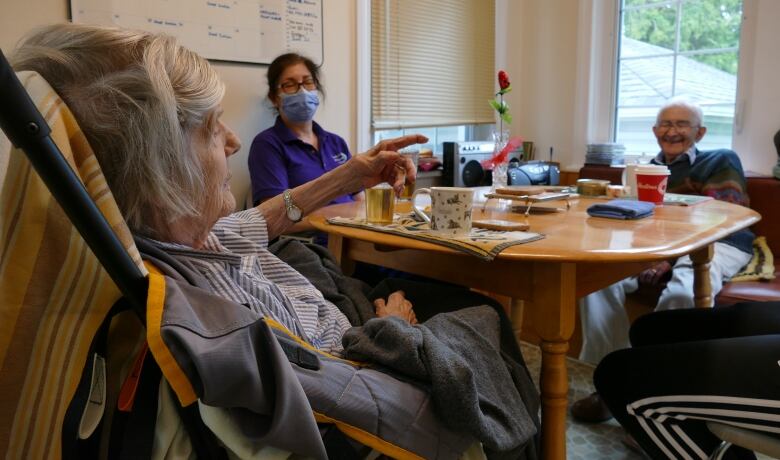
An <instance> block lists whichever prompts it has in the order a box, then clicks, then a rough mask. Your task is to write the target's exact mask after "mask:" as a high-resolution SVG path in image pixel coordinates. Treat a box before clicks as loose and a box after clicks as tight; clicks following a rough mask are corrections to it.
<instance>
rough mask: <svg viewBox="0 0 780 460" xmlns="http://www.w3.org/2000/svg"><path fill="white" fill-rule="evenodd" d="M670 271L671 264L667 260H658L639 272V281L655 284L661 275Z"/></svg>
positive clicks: (660, 278)
mask: <svg viewBox="0 0 780 460" xmlns="http://www.w3.org/2000/svg"><path fill="white" fill-rule="evenodd" d="M670 271H672V264H670V263H669V262H667V261H665V260H664V261H663V262H660V263H658V264H656V265H655V266H653V268H648V269H647V270H645V271H643V272H642V273H640V274H639V282H640V283H642V284H646V285H650V286H657V285H658V283H660V282H661V280H662V279H663V277H664V276H665V275H666V274H667V273H669V272H670Z"/></svg>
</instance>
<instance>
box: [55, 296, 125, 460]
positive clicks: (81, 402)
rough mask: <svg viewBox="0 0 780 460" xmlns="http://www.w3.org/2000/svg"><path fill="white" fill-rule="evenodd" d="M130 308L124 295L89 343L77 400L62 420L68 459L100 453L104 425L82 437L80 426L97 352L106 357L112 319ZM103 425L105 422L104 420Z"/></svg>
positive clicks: (75, 397)
mask: <svg viewBox="0 0 780 460" xmlns="http://www.w3.org/2000/svg"><path fill="white" fill-rule="evenodd" d="M129 308H130V304H129V303H128V302H127V301H126V300H125V299H124V297H123V298H121V299H119V300H118V301H117V302H116V303H115V304H114V305H113V306H112V307H111V310H109V312H108V314H106V317H105V318H104V319H103V322H102V323H101V324H100V327H99V328H98V330H97V333H96V334H95V336H94V337H93V338H92V343H91V344H90V345H89V353H88V354H87V361H86V362H85V363H84V369H83V370H82V372H81V379H80V380H79V384H78V386H77V387H76V393H75V394H74V395H73V399H72V400H71V401H70V404H69V405H68V408H67V410H66V411H65V417H64V419H63V421H62V458H63V459H65V460H67V459H71V458H72V459H81V458H95V457H96V456H97V453H98V452H97V449H98V442H97V440H98V439H99V438H100V436H99V434H98V433H100V431H101V430H100V428H101V427H100V426H98V428H97V429H95V431H94V433H93V435H92V436H90V438H89V439H86V440H84V439H79V425H81V417H82V415H83V414H84V410H85V409H86V407H87V404H88V402H89V396H90V390H91V387H92V366H93V363H94V361H95V360H94V357H95V355H99V356H102V357H105V356H106V342H107V340H108V329H109V326H110V325H111V320H113V319H114V316H116V315H117V314H118V313H121V312H123V311H125V310H127V309H129ZM101 424H102V422H101Z"/></svg>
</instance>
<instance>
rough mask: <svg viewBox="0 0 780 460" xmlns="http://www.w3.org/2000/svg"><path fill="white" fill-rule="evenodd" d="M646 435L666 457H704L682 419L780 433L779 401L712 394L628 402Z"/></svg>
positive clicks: (706, 456) (662, 397) (629, 411)
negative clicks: (687, 431) (687, 432)
mask: <svg viewBox="0 0 780 460" xmlns="http://www.w3.org/2000/svg"><path fill="white" fill-rule="evenodd" d="M627 412H628V414H629V415H632V416H634V417H636V419H637V421H638V422H639V425H640V426H641V427H642V429H643V430H644V431H645V432H646V433H647V435H648V436H649V437H650V439H651V440H652V441H653V442H654V443H655V444H656V445H657V446H658V448H659V449H660V450H661V451H662V452H663V453H664V454H665V455H666V457H667V458H670V459H707V458H708V457H709V456H708V454H707V453H705V452H704V450H703V449H702V446H699V445H697V444H696V442H694V441H693V439H691V436H689V435H688V434H686V432H685V429H684V428H685V424H684V423H685V421H686V420H706V421H715V422H719V423H722V424H725V425H732V426H735V427H739V428H745V429H750V430H756V431H764V432H767V433H773V434H775V435H777V434H780V401H776V400H769V399H754V398H742V397H732V396H716V395H671V396H655V397H650V398H645V399H641V400H638V401H635V402H633V403H631V404H629V405H628V407H627Z"/></svg>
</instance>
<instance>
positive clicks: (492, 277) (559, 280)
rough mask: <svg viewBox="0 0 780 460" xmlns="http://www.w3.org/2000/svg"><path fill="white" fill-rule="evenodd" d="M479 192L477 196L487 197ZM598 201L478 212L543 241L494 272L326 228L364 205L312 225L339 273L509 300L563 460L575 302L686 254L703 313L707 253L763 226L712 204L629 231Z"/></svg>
mask: <svg viewBox="0 0 780 460" xmlns="http://www.w3.org/2000/svg"><path fill="white" fill-rule="evenodd" d="M478 191H479V193H478V195H480V196H481V195H482V194H484V193H485V191H486V190H485V189H484V188H483V189H478ZM479 200H480V199H479V198H476V199H475V201H477V202H478V201H479ZM482 200H484V198H482ZM599 201H601V202H603V200H596V199H592V198H580V199H577V200H573V201H572V202H571V204H572V207H571V209H570V210H568V211H562V212H556V213H550V214H535V215H531V216H529V217H528V218H524V217H523V216H522V215H521V214H517V213H511V212H507V211H508V206H507V204H508V202H506V201H503V202H500V203H499V202H497V201H495V200H491V201H490V203H489V204H488V208H487V210H486V211H485V212H484V213H483V212H482V211H480V209H481V207H482V206H481V205H475V210H474V213H473V216H474V219H482V218H494V219H495V218H500V219H506V220H519V221H525V220H526V219H527V222H528V223H529V224H530V226H531V228H530V231H534V232H539V233H542V234H544V235H545V236H546V238H544V239H542V240H538V241H534V242H531V243H526V244H521V245H518V246H513V247H510V248H507V249H505V250H504V251H503V252H502V253H501V254H500V255H499V256H498V257H497V258H496V259H494V260H493V261H491V262H486V261H481V260H479V259H477V258H475V257H472V256H468V255H464V254H461V253H458V252H455V251H453V250H451V249H448V248H445V247H441V246H438V245H433V244H429V243H425V242H422V241H417V240H413V239H409V238H403V237H399V236H394V235H388V234H383V233H379V232H374V231H370V230H362V229H356V228H350V227H343V226H334V225H328V224H327V222H326V221H325V219H326V218H328V217H334V216H345V217H347V216H355V215H361V214H362V215H365V214H364V210H363V207H364V206H363V203H361V202H358V203H348V204H341V205H334V206H329V207H326V208H323V209H321V210H319V211H318V212H316V213H313V214H312V215H311V217H310V220H311V222H312V224H313V225H314V226H315V227H316V228H318V229H320V230H322V231H325V232H327V233H328V234H329V248H330V250H331V252H332V253H333V254H334V255H335V257H336V258H337V259H338V260H339V261H340V263H341V264H342V267H343V268H345V270H349V269H350V265H351V263H352V262H354V261H362V262H368V263H372V264H377V265H382V266H385V267H389V268H393V269H397V270H403V271H406V272H410V273H416V274H419V275H424V276H428V277H431V278H435V279H440V280H444V281H448V282H452V283H457V284H461V285H464V286H469V287H471V288H476V289H481V290H486V291H490V292H495V293H497V294H503V295H507V296H510V297H512V298H513V304H512V305H513V308H512V310H513V311H512V312H511V316H512V318H513V321H515V320H517V319H518V318H519V317H520V316H521V315H523V313H524V314H525V315H528V317H529V318H530V319H531V320H532V321H533V324H534V325H535V327H536V329H537V332H538V333H539V334H540V336H541V339H542V343H541V350H542V369H541V376H540V382H541V384H540V386H541V396H542V453H543V457H544V458H546V459H565V458H566V433H565V431H566V411H567V410H566V409H567V392H568V379H567V371H566V361H565V357H566V351H567V350H568V348H569V339H570V338H571V335H572V332H573V330H574V324H575V315H574V313H575V308H576V300H577V299H578V298H580V297H582V296H584V295H586V294H589V293H591V292H594V291H596V290H598V289H601V288H604V287H606V286H608V285H610V284H612V283H614V282H616V281H619V280H621V279H623V278H625V277H627V276H630V275H634V274H637V273H639V272H640V271H641V270H643V269H645V268H647V267H649V266H651V265H653V263H654V262H656V261H659V260H663V259H669V258H674V257H679V256H683V255H686V254H690V255H691V258H692V259H693V261H694V271H695V281H694V289H695V301H696V305H697V306H709V305H710V301H711V298H712V297H711V295H712V293H711V286H710V280H709V276H706V275H707V273H708V271H709V264H710V261H711V259H712V250H713V249H712V243H714V242H715V241H717V240H719V239H721V238H723V237H725V236H726V235H729V234H731V233H733V232H735V231H737V230H740V229H743V228H746V227H748V226H750V225H752V224H753V223H755V222H757V221H758V220H759V219H760V218H761V217H760V215H759V214H758V213H756V212H755V211H753V210H751V209H748V208H745V207H742V206H737V205H733V204H730V203H724V202H721V201H715V200H713V201H708V202H705V203H701V204H698V205H695V206H691V207H682V206H662V207H658V208H656V211H655V215H654V216H653V217H650V218H646V219H640V220H636V221H621V220H615V219H603V218H592V217H589V216H588V215H587V213H586V209H587V208H588V206H590V205H592V204H594V203H596V202H599ZM545 205H546V206H556V205H558V206H562V205H561V204H558V203H547V204H545ZM564 207H565V206H564ZM400 210H402V211H403V210H408V204H402V205H401V209H400ZM398 211H399V207H398V206H397V207H396V212H398ZM514 299H516V300H514ZM520 301H522V302H520Z"/></svg>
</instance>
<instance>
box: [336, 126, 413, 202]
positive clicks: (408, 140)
mask: <svg viewBox="0 0 780 460" xmlns="http://www.w3.org/2000/svg"><path fill="white" fill-rule="evenodd" d="M426 142H428V138H427V137H425V136H423V135H420V134H409V135H407V136H401V137H396V138H394V139H385V140H383V141H381V142H379V143H378V144H376V145H375V146H373V147H371V148H370V149H368V150H367V151H366V152H363V153H361V154H359V155H355V156H353V157H352V159H350V160H349V162H348V163H347V164H349V165H350V167H351V168H352V173H353V174H352V177H353V178H354V179H355V180H356V181H359V184H356V185H357V187H356V188H360V187H363V188H369V187H373V186H375V185H377V184H379V183H382V182H387V183H388V184H390V185H391V186H392V187H393V189H394V190H395V193H396V194H397V195H400V194H401V191H402V190H403V188H404V182H405V181H408V182H410V183H414V180H415V178H416V177H417V169H416V168H415V167H414V163H412V160H411V159H410V158H405V157H404V156H403V155H400V154H399V153H398V150H399V149H402V148H404V147H407V146H409V145H413V144H424V143H426Z"/></svg>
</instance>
